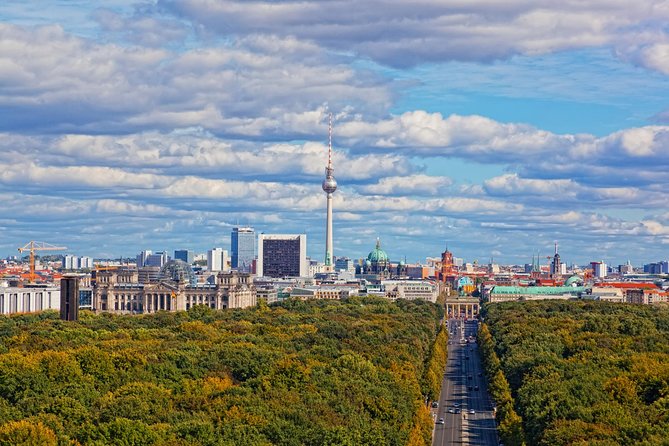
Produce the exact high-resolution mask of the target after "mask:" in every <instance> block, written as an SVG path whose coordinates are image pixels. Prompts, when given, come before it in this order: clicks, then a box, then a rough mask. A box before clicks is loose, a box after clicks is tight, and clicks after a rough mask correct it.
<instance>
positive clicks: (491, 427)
mask: <svg viewBox="0 0 669 446" xmlns="http://www.w3.org/2000/svg"><path fill="white" fill-rule="evenodd" d="M448 328H449V345H448V362H447V364H446V371H445V373H444V381H443V383H442V388H441V395H440V397H439V407H438V408H436V409H432V412H433V416H434V419H435V429H434V435H433V441H432V444H433V445H434V446H444V445H490V446H497V445H498V444H499V440H498V437H497V429H496V425H495V417H494V415H493V412H492V405H491V401H490V397H489V396H488V388H487V384H486V381H485V376H484V373H483V367H482V365H481V358H480V355H479V351H478V346H477V344H476V342H475V339H476V330H477V328H478V326H477V321H463V320H460V319H449V321H448ZM470 336H471V338H470ZM470 339H471V342H466V341H467V340H470ZM477 386H478V390H476V387H477ZM457 409H459V410H460V413H454V412H457ZM471 409H473V410H474V412H475V413H473V414H472V413H470V410H471ZM440 418H443V419H444V424H439V423H437V421H438V420H439V419H440Z"/></svg>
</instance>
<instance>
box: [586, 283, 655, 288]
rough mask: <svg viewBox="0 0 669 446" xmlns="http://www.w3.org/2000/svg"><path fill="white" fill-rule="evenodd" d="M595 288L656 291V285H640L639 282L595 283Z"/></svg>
mask: <svg viewBox="0 0 669 446" xmlns="http://www.w3.org/2000/svg"><path fill="white" fill-rule="evenodd" d="M595 286H600V287H607V286H608V287H613V288H623V289H627V290H629V289H636V288H640V289H644V290H651V289H657V285H655V284H654V283H647V282H644V283H640V282H601V283H596V284H595Z"/></svg>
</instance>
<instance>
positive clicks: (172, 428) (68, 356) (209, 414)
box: [0, 297, 443, 446]
mask: <svg viewBox="0 0 669 446" xmlns="http://www.w3.org/2000/svg"><path fill="white" fill-rule="evenodd" d="M441 314H442V312H441V310H440V308H439V307H438V306H437V305H434V304H430V303H426V302H409V301H397V302H390V301H387V300H383V299H373V298H358V297H354V298H350V299H347V300H345V301H307V302H305V301H288V302H285V303H283V304H280V305H276V306H272V307H267V306H266V305H261V306H258V307H257V308H253V309H245V310H227V311H214V310H211V309H209V308H207V307H204V306H201V307H199V306H195V307H193V308H192V309H190V310H189V311H188V312H177V313H167V312H162V313H157V314H154V315H142V316H120V315H111V314H101V315H94V314H92V313H89V312H82V313H80V320H79V321H77V322H63V321H60V320H59V319H58V315H57V314H56V313H54V312H43V313H39V314H29V315H15V316H11V317H0V445H1V444H12V445H15V444H25V445H32V444H36V445H37V444H40V445H42V444H45V445H48V444H54V445H55V444H58V445H68V444H82V445H107V444H114V445H154V444H155V445H157V444H166V445H175V446H181V445H183V446H186V445H188V446H195V445H206V446H214V445H240V444H244V445H272V444H274V445H356V446H357V445H409V444H410V445H426V444H429V443H430V432H431V428H432V425H431V420H430V419H429V415H428V412H427V410H426V409H425V405H424V393H425V392H426V391H427V392H429V391H433V389H432V387H433V385H432V384H431V383H430V382H428V381H427V379H428V378H427V376H428V374H427V373H426V371H427V370H429V368H430V364H433V363H434V361H435V360H434V359H431V358H432V357H433V356H434V354H433V352H434V351H435V350H436V351H437V352H438V353H439V355H440V356H443V352H442V350H441V349H440V348H435V347H434V341H435V338H436V337H437V333H438V329H439V318H440V316H441ZM438 359H439V360H442V359H443V358H441V357H440V358H438Z"/></svg>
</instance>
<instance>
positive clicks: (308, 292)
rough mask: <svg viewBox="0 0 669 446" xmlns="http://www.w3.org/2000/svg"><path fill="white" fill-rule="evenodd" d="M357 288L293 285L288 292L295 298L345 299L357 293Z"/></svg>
mask: <svg viewBox="0 0 669 446" xmlns="http://www.w3.org/2000/svg"><path fill="white" fill-rule="evenodd" d="M357 291H358V289H357V288H352V287H338V286H305V287H302V288H298V287H295V288H293V289H292V290H291V292H290V297H294V298H297V299H303V300H304V299H346V298H347V297H350V296H352V295H354V294H357Z"/></svg>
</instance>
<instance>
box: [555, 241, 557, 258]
mask: <svg viewBox="0 0 669 446" xmlns="http://www.w3.org/2000/svg"><path fill="white" fill-rule="evenodd" d="M557 248H558V244H557V240H556V241H555V255H557V253H558V249H557Z"/></svg>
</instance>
